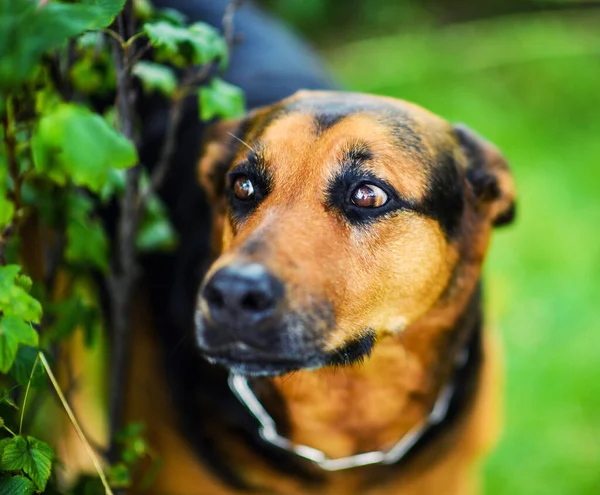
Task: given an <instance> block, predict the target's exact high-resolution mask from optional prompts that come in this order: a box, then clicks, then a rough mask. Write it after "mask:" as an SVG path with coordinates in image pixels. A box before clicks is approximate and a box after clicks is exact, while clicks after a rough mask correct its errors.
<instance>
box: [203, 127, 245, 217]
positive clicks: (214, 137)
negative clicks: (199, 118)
mask: <svg viewBox="0 0 600 495" xmlns="http://www.w3.org/2000/svg"><path fill="white" fill-rule="evenodd" d="M244 122H245V119H239V120H226V121H220V122H217V123H215V124H213V125H211V126H210V127H209V128H208V130H207V131H206V135H205V136H204V145H203V149H202V152H201V156H200V162H199V164H198V175H199V178H200V184H201V185H202V187H203V189H204V190H205V191H206V194H207V196H208V199H209V201H210V203H211V204H213V205H216V204H218V203H219V201H220V200H221V199H222V198H223V193H224V191H225V175H226V174H227V169H228V168H229V166H230V165H231V162H232V160H233V159H234V158H235V154H236V152H237V150H238V148H239V144H240V142H239V141H238V139H239V137H238V134H239V133H240V132H241V130H242V129H243V128H244V127H245V124H244Z"/></svg>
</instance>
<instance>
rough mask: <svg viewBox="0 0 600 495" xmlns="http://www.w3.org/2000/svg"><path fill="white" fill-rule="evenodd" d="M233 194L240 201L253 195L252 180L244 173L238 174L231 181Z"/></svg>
mask: <svg viewBox="0 0 600 495" xmlns="http://www.w3.org/2000/svg"><path fill="white" fill-rule="evenodd" d="M233 194H234V195H235V197H236V198H238V199H241V200H242V201H245V200H249V199H252V198H253V197H254V185H253V184H252V181H251V180H250V179H249V178H248V177H247V176H245V175H240V176H238V177H237V178H236V179H235V180H234V181H233Z"/></svg>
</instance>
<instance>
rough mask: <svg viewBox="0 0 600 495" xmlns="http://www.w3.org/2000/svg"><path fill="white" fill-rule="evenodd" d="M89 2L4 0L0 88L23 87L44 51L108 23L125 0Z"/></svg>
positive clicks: (0, 11)
mask: <svg viewBox="0 0 600 495" xmlns="http://www.w3.org/2000/svg"><path fill="white" fill-rule="evenodd" d="M86 3H87V5H81V4H78V5H75V4H64V3H58V2H50V3H48V4H47V5H45V6H44V7H43V8H38V7H37V2H32V1H31V0H0V89H6V88H14V87H17V86H19V85H20V84H21V83H22V82H23V81H24V80H25V79H27V78H28V77H29V76H30V75H31V73H32V72H33V70H34V68H35V66H36V64H37V63H38V62H39V61H40V60H41V58H42V56H43V55H44V53H47V52H50V51H52V50H54V49H56V48H58V47H60V46H61V45H62V44H63V43H64V42H65V41H66V40H68V39H69V38H71V37H73V36H76V35H78V34H81V33H83V32H84V31H86V30H87V29H98V28H101V27H105V26H108V25H109V24H110V23H111V22H112V19H113V18H114V16H112V14H113V13H114V14H116V13H117V12H118V11H119V10H120V8H117V7H119V4H120V5H121V7H122V4H123V0H86Z"/></svg>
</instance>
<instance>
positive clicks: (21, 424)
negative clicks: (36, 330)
mask: <svg viewBox="0 0 600 495" xmlns="http://www.w3.org/2000/svg"><path fill="white" fill-rule="evenodd" d="M39 359H40V356H39V354H38V355H37V356H36V357H35V361H34V362H33V367H32V368H31V374H30V375H29V381H28V382H27V388H26V389H25V397H24V398H23V405H22V406H21V419H20V420H19V435H20V434H21V433H22V432H23V417H24V416H25V407H26V406H27V397H28V396H29V389H30V388H31V381H32V380H33V373H35V369H36V368H37V364H38V361H39Z"/></svg>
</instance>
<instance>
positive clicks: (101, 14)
mask: <svg viewBox="0 0 600 495" xmlns="http://www.w3.org/2000/svg"><path fill="white" fill-rule="evenodd" d="M82 3H83V4H85V5H89V6H90V7H96V11H97V15H96V18H95V19H94V21H93V22H92V23H91V24H90V25H89V26H88V29H102V28H105V27H108V26H110V25H111V24H112V23H113V21H114V20H115V17H116V16H117V14H118V13H119V12H121V10H123V7H124V6H125V0H83V1H82Z"/></svg>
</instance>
